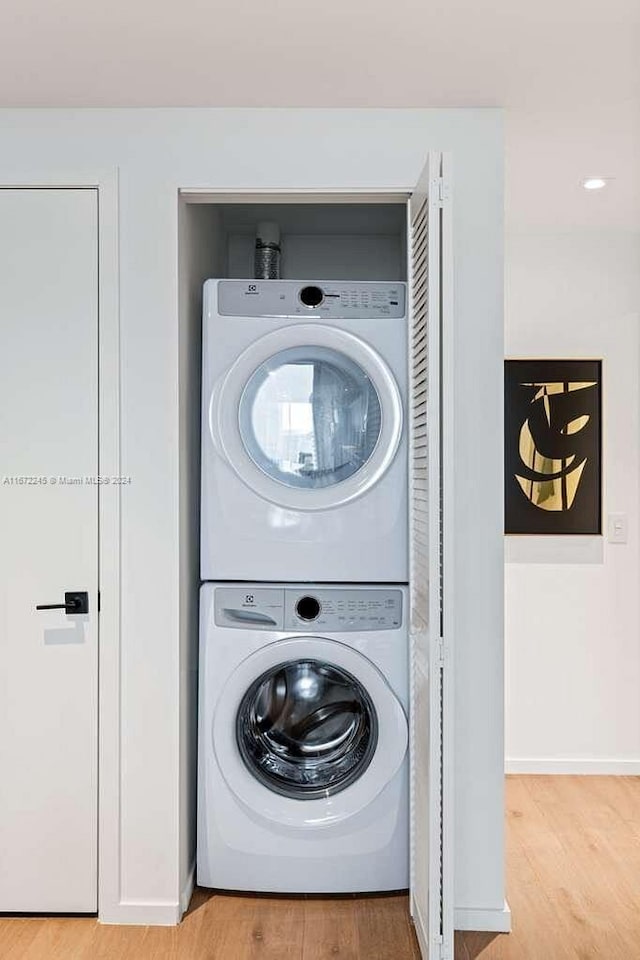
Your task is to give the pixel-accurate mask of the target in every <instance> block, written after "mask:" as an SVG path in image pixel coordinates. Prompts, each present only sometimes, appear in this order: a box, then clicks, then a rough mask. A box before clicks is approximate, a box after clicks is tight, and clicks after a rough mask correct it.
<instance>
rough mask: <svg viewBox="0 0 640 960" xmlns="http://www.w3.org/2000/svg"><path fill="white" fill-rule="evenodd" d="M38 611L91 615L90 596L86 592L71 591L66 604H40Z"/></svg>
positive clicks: (65, 597)
mask: <svg viewBox="0 0 640 960" xmlns="http://www.w3.org/2000/svg"><path fill="white" fill-rule="evenodd" d="M36 610H64V611H65V613H89V594H88V593H87V592H86V590H70V591H68V592H66V593H65V595H64V603H39V604H37V606H36Z"/></svg>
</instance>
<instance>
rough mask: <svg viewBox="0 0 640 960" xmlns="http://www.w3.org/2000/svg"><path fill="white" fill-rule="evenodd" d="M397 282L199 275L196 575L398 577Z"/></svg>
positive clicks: (402, 432)
mask: <svg viewBox="0 0 640 960" xmlns="http://www.w3.org/2000/svg"><path fill="white" fill-rule="evenodd" d="M405 294H406V291H405V285H404V284H402V283H373V282H366V283H365V282H360V283H355V282H343V281H337V282H332V281H316V282H313V283H304V282H302V281H294V280H282V281H280V280H267V281H244V280H208V281H207V282H206V283H205V285H204V322H203V415H202V502H201V517H202V543H201V575H202V579H203V580H270V581H272V580H310V581H322V580H325V581H348V582H353V581H360V582H365V583H366V582H368V583H371V582H382V583H391V582H400V583H402V582H406V581H407V579H408V534H407V525H408V521H407V486H408V473H407V443H406V429H405V423H404V420H405V415H404V404H405V397H406V392H407V376H408V374H407V323H406V307H405V299H406V296H405ZM305 301H307V302H306V303H305Z"/></svg>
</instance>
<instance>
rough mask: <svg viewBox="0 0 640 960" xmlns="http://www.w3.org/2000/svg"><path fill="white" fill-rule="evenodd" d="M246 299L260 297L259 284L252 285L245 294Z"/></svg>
mask: <svg viewBox="0 0 640 960" xmlns="http://www.w3.org/2000/svg"><path fill="white" fill-rule="evenodd" d="M244 295H245V297H251V296H257V295H258V285H257V283H250V284H249V286H248V287H247V289H246V290H245V292H244Z"/></svg>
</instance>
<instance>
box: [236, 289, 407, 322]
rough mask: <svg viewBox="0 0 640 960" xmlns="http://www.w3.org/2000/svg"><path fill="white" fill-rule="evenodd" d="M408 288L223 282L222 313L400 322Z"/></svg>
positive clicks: (240, 315)
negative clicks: (397, 320) (391, 320)
mask: <svg viewBox="0 0 640 960" xmlns="http://www.w3.org/2000/svg"><path fill="white" fill-rule="evenodd" d="M405 298H406V285H405V284H404V283H378V282H374V281H361V282H357V281H351V280H309V281H304V280H221V281H220V282H219V284H218V313H219V314H220V315H221V316H226V317H295V319H296V320H299V319H300V318H303V319H308V320H313V319H317V320H340V319H341V320H359V319H363V320H367V319H371V320H374V319H376V318H377V319H382V318H394V317H396V318H402V317H404V315H405Z"/></svg>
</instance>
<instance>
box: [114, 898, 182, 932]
mask: <svg viewBox="0 0 640 960" xmlns="http://www.w3.org/2000/svg"><path fill="white" fill-rule="evenodd" d="M181 917H182V912H181V910H180V904H179V903H174V902H173V901H171V900H121V901H120V903H117V904H115V905H114V906H113V907H111V908H110V909H108V910H107V911H100V913H99V915H98V920H99V921H100V923H128V924H139V925H140V926H144V927H147V926H149V927H153V926H157V927H175V926H176V925H177V924H178V923H180V919H181Z"/></svg>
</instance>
